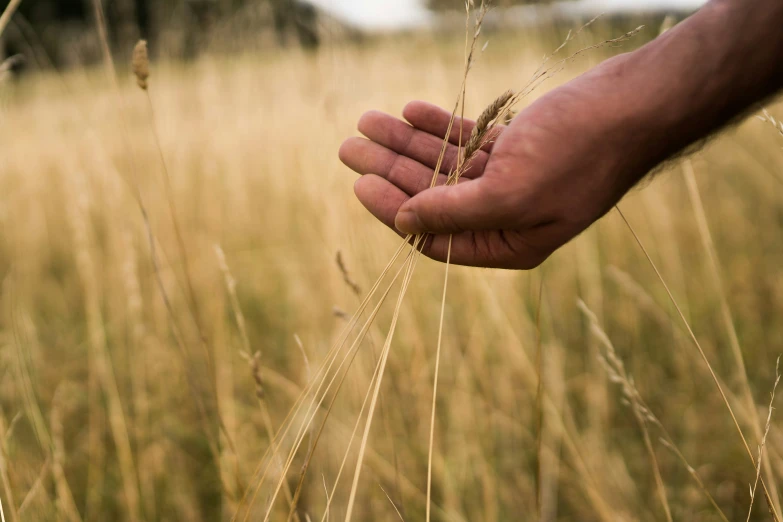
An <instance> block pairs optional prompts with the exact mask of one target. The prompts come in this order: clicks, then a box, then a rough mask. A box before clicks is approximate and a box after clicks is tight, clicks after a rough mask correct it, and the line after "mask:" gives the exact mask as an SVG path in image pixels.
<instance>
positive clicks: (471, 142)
mask: <svg viewBox="0 0 783 522" xmlns="http://www.w3.org/2000/svg"><path fill="white" fill-rule="evenodd" d="M513 97H514V93H513V91H506V92H504V93H503V94H501V95H500V96H498V97H497V99H495V101H493V102H492V103H491V104H489V106H488V107H487V108H486V109H484V112H482V113H481V115H480V116H479V118H478V120H476V126H475V127H474V128H473V132H471V133H470V139H468V142H467V144H466V145H465V158H466V159H469V158H470V157H471V156H473V154H475V153H476V151H478V149H480V148H481V145H482V143H483V140H484V137H485V136H486V134H487V130H488V129H489V127H490V125H491V124H492V122H493V121H494V120H495V119H497V117H498V116H500V114H501V113H502V112H503V109H505V108H506V105H508V102H509V101H511V99H512V98H513Z"/></svg>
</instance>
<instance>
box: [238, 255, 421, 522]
mask: <svg viewBox="0 0 783 522" xmlns="http://www.w3.org/2000/svg"><path fill="white" fill-rule="evenodd" d="M406 244H407V243H402V244H401V245H400V246H399V247H398V248H397V251H396V252H395V254H394V255H393V256H392V259H391V260H390V261H389V263H388V264H387V265H386V267H385V268H384V269H383V271H382V272H381V275H380V277H379V278H378V279H377V280H376V282H375V284H374V285H373V286H372V287H371V288H370V291H369V293H368V294H367V296H366V297H365V298H364V299H363V300H362V302H361V303H360V304H359V307H358V309H357V312H356V313H355V314H354V315H353V317H352V318H351V319H350V320H349V321H348V324H346V326H345V327H344V328H343V330H342V331H341V332H340V334H339V335H338V337H337V339H336V340H335V342H334V344H333V345H332V346H331V348H330V349H329V351H328V352H327V355H326V357H325V358H324V361H323V362H322V363H321V365H320V366H319V367H318V369H317V370H316V372H315V374H314V375H313V379H312V380H311V381H310V382H309V383H308V384H307V386H306V387H305V388H304V389H303V390H302V392H301V393H300V395H299V397H298V398H297V400H296V402H295V404H294V406H293V407H292V408H291V409H290V410H289V412H288V415H287V416H286V418H285V419H284V420H283V423H282V426H281V428H280V429H279V431H278V434H277V435H276V436H275V439H274V442H273V444H271V445H270V446H269V447H268V448H267V451H266V452H265V453H264V455H263V456H262V457H261V460H260V462H259V465H258V468H257V469H256V471H255V472H254V475H253V479H252V480H253V482H255V487H254V488H251V489H252V493H251V492H250V490H248V491H247V492H246V495H245V496H244V497H243V499H242V500H241V502H240V504H239V507H238V508H237V511H236V513H235V514H234V516H233V517H232V521H234V520H237V518H238V517H239V516H240V514H241V513H242V510H243V508H245V516H244V518H243V520H245V521H246V520H248V518H249V517H250V514H251V508H252V506H253V504H254V503H255V499H256V496H257V495H258V493H259V491H260V490H261V487H262V486H263V484H264V481H265V479H266V477H267V474H268V472H269V470H270V465H271V463H272V462H273V460H274V459H275V458H276V455H277V452H278V451H280V450H281V448H282V445H283V442H284V440H285V438H286V437H287V435H288V433H289V431H290V430H291V429H292V427H293V423H294V421H295V419H296V418H297V415H299V412H300V411H301V410H302V407H303V406H304V405H305V404H308V403H309V406H308V407H307V409H306V410H305V411H306V414H305V416H304V419H305V420H304V421H303V422H302V424H301V425H300V427H299V429H298V432H297V434H296V436H295V442H294V445H293V448H292V449H291V451H290V452H289V459H288V461H289V462H290V461H291V460H293V455H294V454H295V453H296V451H297V450H298V447H299V445H300V444H301V439H302V438H303V437H304V434H303V433H304V432H305V431H306V429H307V427H308V426H309V424H310V423H311V422H312V419H313V418H314V416H315V413H316V412H317V409H318V408H319V407H320V405H321V404H322V403H323V401H324V399H325V398H326V395H327V394H328V392H329V390H330V389H331V386H332V384H333V382H334V379H335V377H336V375H337V373H339V370H340V369H341V368H342V365H343V364H344V363H345V359H346V358H347V356H348V354H350V352H351V351H352V350H353V349H354V348H355V346H356V345H357V344H358V342H359V341H360V339H361V338H362V337H363V335H364V333H363V332H366V330H367V329H368V328H369V325H370V323H371V322H372V321H373V320H374V318H375V316H376V314H377V313H378V310H379V309H380V307H381V305H382V304H383V302H384V301H385V299H386V297H387V296H388V294H389V292H390V291H391V288H392V286H393V285H394V283H395V282H396V281H397V279H398V278H399V276H400V273H401V270H402V269H400V270H398V271H397V274H396V275H395V276H394V277H393V279H392V281H391V284H390V285H389V287H388V288H387V289H386V291H385V292H384V293H383V294H382V296H381V298H380V299H379V302H378V303H377V305H376V307H375V309H374V310H373V311H372V312H371V314H370V317H369V319H368V320H367V321H366V322H365V323H364V326H363V327H362V331H360V333H359V334H358V336H357V338H356V340H355V341H354V344H352V345H351V347H350V348H349V350H348V354H346V355H345V356H344V358H343V360H342V362H341V363H340V365H339V366H338V369H337V372H336V373H335V375H334V376H333V377H332V379H331V381H330V382H329V384H328V385H327V386H326V388H325V389H324V384H326V381H327V380H328V379H329V375H330V372H332V368H333V367H334V363H335V361H336V360H337V358H338V357H339V355H340V353H341V351H342V349H343V347H344V346H345V344H346V342H347V340H348V338H349V336H350V334H351V333H352V332H353V330H354V328H355V327H356V325H357V324H358V322H359V317H361V315H362V314H363V313H364V311H365V310H366V308H367V307H368V306H369V304H370V301H371V299H372V298H373V297H374V296H375V294H376V292H377V291H378V290H379V288H380V287H381V284H382V282H383V281H384V279H385V278H386V276H387V275H388V274H389V273H390V271H391V269H392V267H393V265H394V264H395V262H396V261H397V259H398V257H399V256H400V254H401V253H402V252H403V250H404V248H405V246H406ZM407 257H410V254H408V256H407ZM311 396H312V398H311V399H310V400H308V398H309V397H311ZM288 466H290V464H289V463H288V462H287V464H286V466H285V468H284V470H287V469H288ZM283 476H284V474H283ZM248 494H250V496H248ZM275 497H276V495H275V496H273V497H272V499H271V500H270V504H273V503H274V500H275Z"/></svg>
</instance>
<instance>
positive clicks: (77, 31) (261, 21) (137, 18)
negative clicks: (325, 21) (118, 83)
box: [0, 0, 320, 65]
mask: <svg viewBox="0 0 783 522" xmlns="http://www.w3.org/2000/svg"><path fill="white" fill-rule="evenodd" d="M95 1H96V0H23V1H22V3H21V5H20V7H19V10H18V11H17V13H16V14H15V15H14V17H13V18H12V22H11V24H10V25H9V27H8V29H7V30H6V33H5V34H4V35H3V37H2V38H3V39H2V41H0V55H4V56H9V55H16V54H20V55H23V56H24V57H25V58H27V59H29V60H34V61H35V62H37V64H38V65H45V64H46V62H51V63H52V64H55V65H60V64H72V63H77V64H81V63H85V62H87V63H89V62H92V61H95V60H96V59H97V58H98V57H99V53H100V49H99V48H98V47H97V41H96V31H95ZM97 1H100V2H101V5H102V7H103V11H104V13H105V18H106V22H107V25H108V27H109V33H110V38H111V44H112V48H113V49H116V50H130V49H131V47H132V46H133V44H134V43H135V41H136V40H137V39H138V38H145V39H147V40H149V41H150V46H151V48H152V49H158V48H159V44H160V45H161V46H163V47H165V48H166V49H167V50H168V51H169V52H171V51H172V49H173V50H174V52H173V53H172V54H179V55H181V57H184V58H189V57H193V56H195V55H197V54H198V53H199V52H200V51H201V50H202V49H203V47H204V46H205V45H206V43H207V42H208V41H209V39H210V37H211V35H212V32H213V30H214V29H215V28H216V27H220V26H221V24H223V25H225V24H226V23H228V22H227V20H232V19H234V20H235V19H245V21H246V22H247V20H248V19H249V18H252V21H253V23H256V24H258V25H257V27H255V28H254V29H257V30H258V31H267V32H269V33H271V34H272V35H273V38H272V40H273V41H274V42H276V43H277V44H279V45H292V44H298V45H301V46H302V47H304V48H307V49H316V48H317V47H318V45H319V43H320V35H319V27H318V22H319V12H318V11H317V10H316V8H315V7H313V6H312V5H311V4H309V3H307V2H306V1H304V0H97Z"/></svg>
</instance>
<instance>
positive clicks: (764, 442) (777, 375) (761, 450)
mask: <svg viewBox="0 0 783 522" xmlns="http://www.w3.org/2000/svg"><path fill="white" fill-rule="evenodd" d="M778 384H780V357H778V360H777V362H776V363H775V384H773V385H772V392H771V393H770V397H769V408H768V410H767V411H768V413H767V424H766V426H765V428H764V435H763V436H762V437H761V443H760V444H759V457H758V459H756V480H755V481H754V482H753V487H751V488H750V506H749V507H748V518H747V520H746V522H750V515H751V513H753V501H754V500H755V499H756V488H757V487H758V485H759V478H760V477H761V464H762V463H763V461H764V459H763V456H764V447H765V446H766V445H767V435H769V429H770V427H771V426H772V411H773V410H774V408H773V407H772V405H773V404H774V403H775V390H777V389H778Z"/></svg>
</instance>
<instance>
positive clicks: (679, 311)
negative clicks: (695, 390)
mask: <svg viewBox="0 0 783 522" xmlns="http://www.w3.org/2000/svg"><path fill="white" fill-rule="evenodd" d="M615 208H616V209H617V212H618V213H619V214H620V217H621V218H622V220H623V221H624V222H625V225H626V226H627V227H628V229H629V230H630V231H631V234H632V235H633V237H634V239H635V240H636V243H637V244H638V245H639V248H640V249H641V250H642V253H643V254H644V256H645V258H647V262H648V263H649V264H650V266H651V267H652V269H653V271H654V272H655V274H656V276H657V278H658V280H659V281H660V282H661V285H663V287H664V290H666V294H667V295H668V296H669V299H670V300H671V302H672V304H673V305H674V308H675V309H676V310H677V314H678V315H679V316H680V319H681V320H682V322H683V324H684V325H685V328H686V329H687V330H688V335H689V336H690V338H691V340H692V341H693V344H694V346H695V347H696V349H697V350H698V352H699V355H701V358H702V360H703V361H704V363H705V364H706V366H707V369H708V370H709V372H710V376H711V377H712V380H713V382H714V383H715V386H716V387H717V388H718V392H719V393H720V396H721V399H722V400H723V403H724V405H725V406H726V409H728V411H729V415H731V419H732V422H733V423H734V427H735V429H736V430H737V433H738V434H739V436H740V439H741V440H742V444H743V446H744V447H745V451H746V452H747V453H748V456H749V457H750V459H751V461H752V462H753V465H754V467H755V465H756V459H755V457H754V455H753V452H752V451H751V449H750V446H749V445H748V441H747V439H746V438H745V434H744V433H743V431H742V428H741V427H740V425H739V421H738V420H737V416H736V415H735V413H734V408H732V407H731V404H730V403H729V399H728V397H727V396H726V392H725V391H724V390H723V386H722V385H721V382H720V379H719V378H718V375H717V374H716V373H715V370H714V369H713V367H712V364H711V363H710V360H709V358H708V357H707V354H706V353H705V351H704V349H703V348H702V346H701V343H699V340H698V338H697V337H696V334H695V333H694V332H693V329H692V328H691V326H690V323H689V322H688V320H687V319H686V318H685V314H684V313H683V312H682V309H681V308H680V305H679V304H678V303H677V300H676V299H675V298H674V294H672V292H671V290H669V285H667V284H666V281H665V280H664V279H663V276H662V275H661V273H660V271H659V270H658V267H657V265H656V264H655V262H654V261H653V260H652V257H651V256H650V254H649V253H648V252H647V249H646V248H645V246H644V244H643V243H642V240H641V238H639V235H638V234H637V233H636V231H635V230H634V228H633V227H632V226H631V223H630V222H629V221H628V219H627V218H626V217H625V214H623V212H622V210H620V207H619V206H615ZM761 485H762V487H763V488H764V495H765V498H766V499H767V504H768V507H769V509H770V513H771V514H772V517H773V519H774V520H775V522H780V517H779V516H778V514H777V511H776V509H775V505H774V503H773V502H772V499H771V498H770V495H769V491H768V490H767V485H766V483H765V482H764V480H763V479H761Z"/></svg>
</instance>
